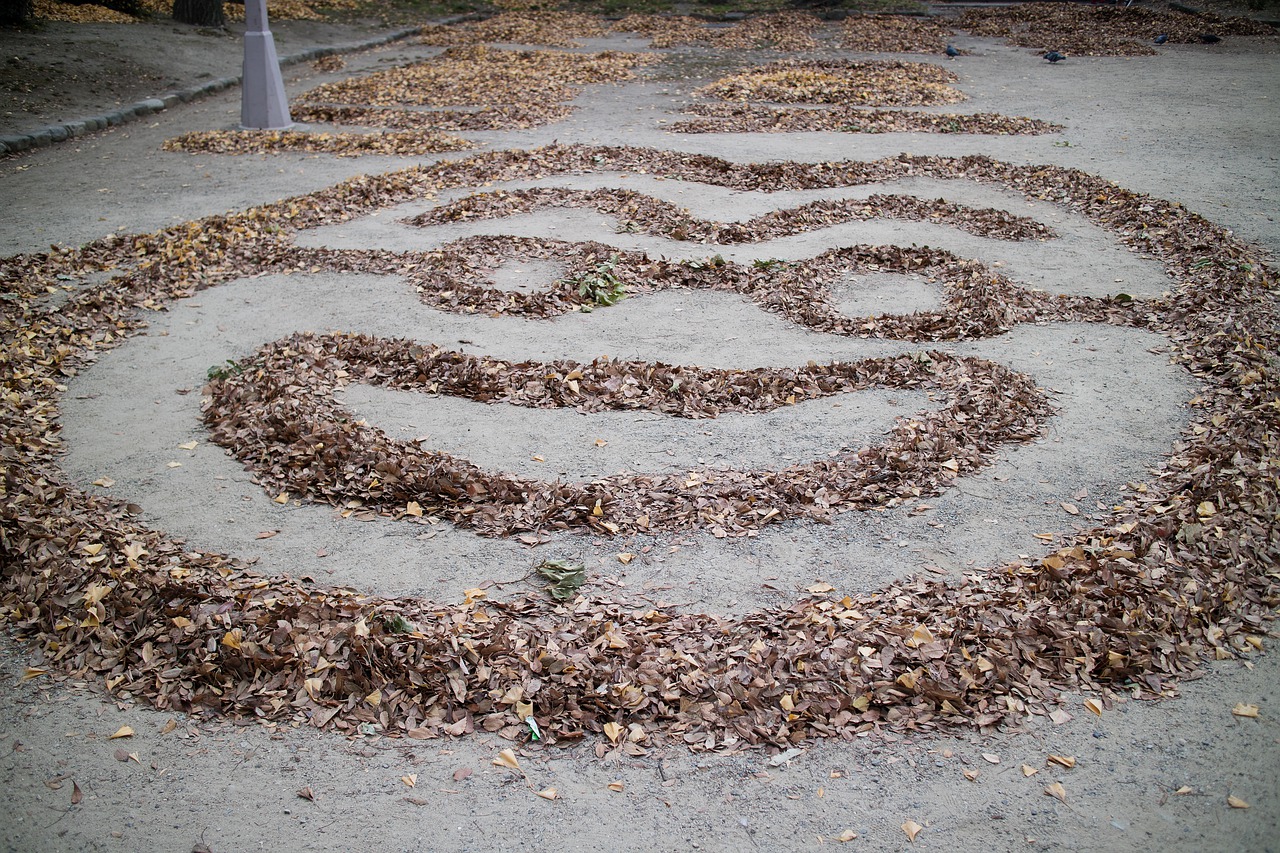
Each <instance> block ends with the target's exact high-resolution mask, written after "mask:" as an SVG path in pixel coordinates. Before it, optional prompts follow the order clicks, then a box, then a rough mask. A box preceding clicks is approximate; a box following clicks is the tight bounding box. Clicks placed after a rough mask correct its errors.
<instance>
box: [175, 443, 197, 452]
mask: <svg viewBox="0 0 1280 853" xmlns="http://www.w3.org/2000/svg"><path fill="white" fill-rule="evenodd" d="M199 446H200V442H198V441H187V442H183V443H182V444H179V445H178V447H180V448H182V449H183V450H195V449H196V448H197V447H199Z"/></svg>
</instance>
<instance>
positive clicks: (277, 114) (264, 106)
mask: <svg viewBox="0 0 1280 853" xmlns="http://www.w3.org/2000/svg"><path fill="white" fill-rule="evenodd" d="M244 21H245V33H244V79H243V81H242V85H241V87H240V126H241V127H245V128H254V129H259V130H282V129H284V128H286V127H291V126H292V125H293V119H291V118H290V117H289V102H288V100H286V98H285V96H284V79H283V78H281V76H280V60H279V59H278V58H276V43H275V39H273V38H272V37H271V29H270V27H269V26H268V25H267V0H245V4H244Z"/></svg>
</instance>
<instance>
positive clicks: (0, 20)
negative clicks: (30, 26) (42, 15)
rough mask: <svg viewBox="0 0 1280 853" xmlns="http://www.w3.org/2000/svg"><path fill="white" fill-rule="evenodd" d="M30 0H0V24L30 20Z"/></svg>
mask: <svg viewBox="0 0 1280 853" xmlns="http://www.w3.org/2000/svg"><path fill="white" fill-rule="evenodd" d="M31 4H32V0H0V24H21V23H25V22H26V21H29V20H31V12H32V9H31Z"/></svg>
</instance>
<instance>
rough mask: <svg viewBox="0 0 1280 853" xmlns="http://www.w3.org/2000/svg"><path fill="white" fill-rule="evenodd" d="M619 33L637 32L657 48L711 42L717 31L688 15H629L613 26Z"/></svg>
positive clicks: (651, 45)
mask: <svg viewBox="0 0 1280 853" xmlns="http://www.w3.org/2000/svg"><path fill="white" fill-rule="evenodd" d="M611 29H612V30H613V31H614V32H617V33H636V34H638V35H642V36H644V37H645V38H647V39H649V46H650V47H655V48H667V47H677V46H681V45H690V44H711V43H713V41H714V39H715V33H716V32H721V31H720V30H713V29H711V28H710V27H708V26H707V25H706V23H705V22H703V21H701V20H699V19H698V18H691V17H689V16H687V15H638V14H635V15H627V16H626V17H624V18H622V19H621V20H618V21H615V22H614V23H613V25H612V27H611Z"/></svg>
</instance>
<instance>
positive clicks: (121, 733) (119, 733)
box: [107, 726, 133, 740]
mask: <svg viewBox="0 0 1280 853" xmlns="http://www.w3.org/2000/svg"><path fill="white" fill-rule="evenodd" d="M121 737H133V729H132V728H131V727H129V726H121V727H120V728H118V729H116V733H115V734H113V735H111V737H109V738H107V740H115V739H116V738H121Z"/></svg>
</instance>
